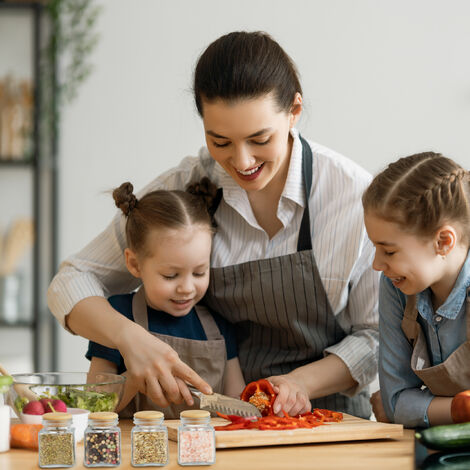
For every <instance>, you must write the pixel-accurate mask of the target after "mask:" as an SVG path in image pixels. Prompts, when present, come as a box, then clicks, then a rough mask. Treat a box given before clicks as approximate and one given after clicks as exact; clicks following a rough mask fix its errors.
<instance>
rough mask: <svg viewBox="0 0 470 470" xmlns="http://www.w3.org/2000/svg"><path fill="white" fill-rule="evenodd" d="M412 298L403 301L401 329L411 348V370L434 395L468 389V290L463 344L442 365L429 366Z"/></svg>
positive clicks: (469, 324) (469, 377) (469, 303)
mask: <svg viewBox="0 0 470 470" xmlns="http://www.w3.org/2000/svg"><path fill="white" fill-rule="evenodd" d="M418 314H419V312H418V309H417V308H416V296H414V295H412V296H409V297H408V298H407V301H406V307H405V313H404V315H403V320H402V322H401V328H402V330H403V332H404V333H405V336H406V337H407V338H408V341H409V342H410V343H411V346H412V347H413V353H412V355H411V369H412V370H413V372H414V373H415V374H416V375H417V376H418V377H419V378H420V379H421V380H422V381H423V383H424V385H426V387H428V388H429V390H430V391H431V393H433V395H436V396H442V397H453V396H454V395H455V394H457V393H459V392H462V391H464V390H468V389H470V288H469V289H467V299H466V306H465V314H466V315H467V319H466V325H467V341H465V343H462V344H461V345H460V346H459V347H458V348H457V349H456V350H455V351H454V352H453V353H452V354H451V355H450V356H449V357H448V358H447V359H446V360H445V361H444V362H442V363H441V364H437V365H435V366H432V365H431V361H430V359H429V352H428V348H427V343H426V338H425V336H424V333H423V330H422V328H421V325H420V324H419V323H418V321H417V317H418Z"/></svg>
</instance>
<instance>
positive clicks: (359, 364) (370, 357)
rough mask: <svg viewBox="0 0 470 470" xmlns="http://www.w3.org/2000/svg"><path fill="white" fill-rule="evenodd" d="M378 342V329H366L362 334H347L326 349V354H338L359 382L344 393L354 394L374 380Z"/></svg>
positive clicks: (347, 394) (349, 395)
mask: <svg viewBox="0 0 470 470" xmlns="http://www.w3.org/2000/svg"><path fill="white" fill-rule="evenodd" d="M377 342H378V332H377V331H374V330H364V331H363V332H362V335H361V336H354V335H350V336H346V337H345V338H344V339H343V340H342V341H340V342H339V343H337V344H335V345H333V346H330V347H328V348H326V349H325V350H324V355H325V356H326V355H328V354H335V355H336V356H338V357H339V358H340V359H341V360H342V361H343V362H344V363H345V364H346V367H347V368H348V369H349V372H350V374H351V376H352V378H353V379H354V380H355V381H356V382H357V385H355V386H354V387H352V388H350V389H348V390H345V391H343V392H342V394H343V395H346V396H348V397H351V396H354V395H356V394H357V393H358V392H360V391H361V390H362V389H363V388H365V387H366V386H367V385H368V384H369V383H370V382H372V380H374V378H375V376H376V375H377V347H376V344H377Z"/></svg>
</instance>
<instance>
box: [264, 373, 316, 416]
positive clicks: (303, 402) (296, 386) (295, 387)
mask: <svg viewBox="0 0 470 470" xmlns="http://www.w3.org/2000/svg"><path fill="white" fill-rule="evenodd" d="M267 380H269V381H270V382H271V383H272V385H273V388H274V392H275V393H277V397H276V400H275V401H274V405H273V412H274V414H277V415H279V416H282V411H281V410H284V411H285V412H286V413H287V414H289V415H291V416H296V415H298V414H302V413H305V412H307V411H310V410H311V409H312V404H311V403H310V399H309V397H308V393H307V391H306V390H305V389H304V387H303V386H302V385H301V384H300V383H298V382H296V381H295V380H294V379H293V378H292V377H291V376H289V375H275V376H272V377H268V379H267Z"/></svg>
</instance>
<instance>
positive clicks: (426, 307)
mask: <svg viewBox="0 0 470 470" xmlns="http://www.w3.org/2000/svg"><path fill="white" fill-rule="evenodd" d="M469 286H470V252H469V254H468V255H467V259H466V261H465V263H464V265H463V267H462V270H461V271H460V274H459V276H458V278H457V281H456V282H455V285H454V288H453V289H452V291H451V293H450V295H449V297H447V299H446V301H445V302H444V304H443V305H441V306H440V307H439V308H438V309H437V311H436V312H434V309H433V306H432V302H431V290H430V289H429V288H428V289H426V290H424V291H422V292H420V293H419V294H417V297H416V305H417V308H418V312H419V314H418V316H417V321H418V322H419V324H420V325H421V328H422V330H423V333H424V336H425V338H426V342H427V346H428V353H429V360H430V361H431V364H432V365H433V366H435V365H438V364H441V363H442V362H444V361H445V360H446V359H447V358H448V357H449V356H450V355H451V354H452V353H453V352H454V351H455V350H456V349H457V348H458V347H459V346H460V345H461V344H462V343H464V342H465V341H467V331H466V330H467V327H466V321H467V315H466V311H465V308H466V304H467V302H466V296H467V289H468V287H469ZM406 299H407V296H406V295H405V294H403V293H402V292H401V291H400V290H399V289H397V288H395V287H394V286H393V284H392V282H391V281H390V279H388V278H387V277H385V276H383V275H382V278H381V281H380V293H379V342H380V348H379V380H380V390H381V394H382V401H383V405H384V409H385V413H386V414H387V417H388V419H389V420H390V421H392V422H395V423H401V424H403V425H405V426H406V427H411V428H414V427H419V426H421V427H427V426H429V421H428V416H427V410H428V406H429V404H430V403H431V400H432V399H433V398H434V395H433V394H432V393H431V392H430V391H429V389H428V388H427V387H424V386H423V385H424V384H423V382H422V380H421V379H420V378H419V377H418V376H417V375H416V374H415V373H414V372H413V371H412V369H411V353H412V347H411V344H410V343H409V341H408V340H407V338H406V336H405V334H404V333H403V330H402V329H401V321H402V319H403V314H404V311H405V305H406ZM469 360H470V358H469Z"/></svg>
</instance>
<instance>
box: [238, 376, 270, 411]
mask: <svg viewBox="0 0 470 470" xmlns="http://www.w3.org/2000/svg"><path fill="white" fill-rule="evenodd" d="M240 399H241V400H243V401H247V402H249V403H251V404H253V405H255V406H256V408H258V410H259V411H260V413H261V414H262V415H263V416H268V415H272V414H274V413H273V404H274V400H275V399H276V394H275V393H274V390H273V387H272V385H271V384H270V383H269V381H267V380H266V379H260V380H256V381H255V382H250V383H249V384H248V385H247V386H246V387H245V388H244V390H243V392H242V394H241V396H240Z"/></svg>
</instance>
